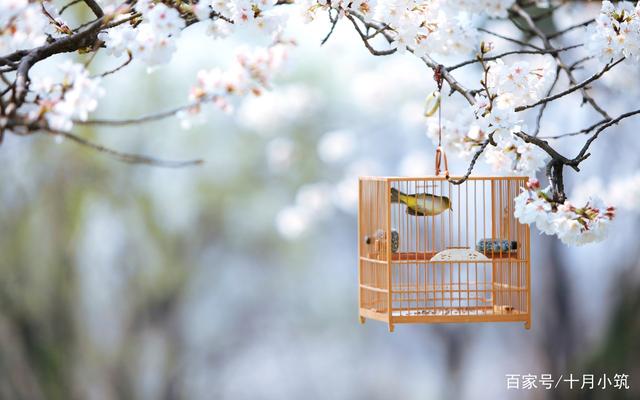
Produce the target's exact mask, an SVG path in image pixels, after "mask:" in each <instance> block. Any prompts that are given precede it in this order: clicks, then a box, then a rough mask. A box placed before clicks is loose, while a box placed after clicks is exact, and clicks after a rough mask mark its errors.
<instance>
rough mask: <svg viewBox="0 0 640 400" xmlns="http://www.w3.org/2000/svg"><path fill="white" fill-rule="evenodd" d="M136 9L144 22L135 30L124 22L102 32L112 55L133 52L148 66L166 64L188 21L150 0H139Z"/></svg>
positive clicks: (175, 12)
mask: <svg viewBox="0 0 640 400" xmlns="http://www.w3.org/2000/svg"><path fill="white" fill-rule="evenodd" d="M135 10H136V11H137V12H139V13H140V14H141V16H142V17H141V18H142V22H141V23H140V24H139V25H138V26H136V27H135V28H134V27H133V26H132V25H131V24H129V23H124V24H121V25H118V26H116V27H114V28H111V29H109V30H107V31H105V32H101V33H100V35H99V38H100V39H101V40H103V41H104V43H105V47H106V48H107V50H108V52H110V53H111V54H113V55H115V56H120V55H122V54H123V53H124V52H125V51H127V52H130V53H131V54H132V55H133V56H134V57H135V58H138V59H141V60H142V61H144V62H145V63H146V64H147V65H149V66H153V65H160V64H165V63H167V62H169V60H171V56H172V55H173V53H174V52H175V50H176V45H175V39H176V38H177V37H178V36H179V35H180V31H181V30H182V28H184V26H185V21H184V19H182V17H181V16H180V13H178V11H177V10H176V9H174V8H171V7H168V6H166V5H164V4H163V3H153V2H151V1H150V0H143V1H138V2H137V3H136V5H135Z"/></svg>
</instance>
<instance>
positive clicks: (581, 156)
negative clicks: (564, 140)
mask: <svg viewBox="0 0 640 400" xmlns="http://www.w3.org/2000/svg"><path fill="white" fill-rule="evenodd" d="M637 114H640V110H634V111H629V112H626V113H624V114H620V115H619V116H618V117H616V118H614V119H612V120H611V121H608V122H606V123H605V124H603V125H601V126H600V127H599V128H598V129H597V130H596V131H595V133H594V134H593V136H591V137H590V138H589V139H588V140H587V141H586V142H585V144H584V146H582V149H581V150H580V152H579V153H578V155H577V156H575V157H574V158H573V159H572V161H573V162H576V163H580V162H581V161H582V160H584V159H586V158H587V157H589V155H590V154H589V153H587V151H588V150H589V146H591V143H593V141H594V140H596V139H597V138H598V136H599V135H600V133H602V131H604V130H605V129H607V128H608V127H610V126H611V125H617V124H618V123H619V122H620V121H622V120H623V119H625V118H629V117H632V116H634V115H637Z"/></svg>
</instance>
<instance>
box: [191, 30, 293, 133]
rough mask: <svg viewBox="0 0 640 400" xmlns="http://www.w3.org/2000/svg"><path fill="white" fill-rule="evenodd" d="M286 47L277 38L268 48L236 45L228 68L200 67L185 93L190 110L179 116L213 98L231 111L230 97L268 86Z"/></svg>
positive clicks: (282, 60) (278, 66)
mask: <svg viewBox="0 0 640 400" xmlns="http://www.w3.org/2000/svg"><path fill="white" fill-rule="evenodd" d="M287 47H288V45H287V44H285V43H282V42H278V43H276V44H274V45H273V46H270V47H268V48H255V49H250V48H248V47H244V48H240V49H238V51H237V52H236V56H235V58H234V61H233V62H232V64H231V65H230V66H229V68H228V69H226V70H222V69H220V68H213V69H210V70H200V71H199V72H198V74H197V83H196V85H195V86H194V87H193V88H192V89H191V92H190V95H189V100H191V102H192V103H193V104H194V106H193V107H190V108H189V110H190V113H186V114H183V115H182V116H183V117H190V118H192V117H193V116H194V115H195V114H198V113H199V112H200V105H201V104H202V103H206V102H213V104H214V105H215V106H217V107H218V108H220V109H221V110H223V111H226V112H231V111H233V105H232V103H231V100H232V99H233V98H237V97H240V96H245V95H247V94H253V95H256V96H259V95H260V94H261V93H262V92H263V90H265V89H268V88H269V87H270V85H271V80H272V79H273V76H274V75H275V73H276V72H277V71H278V70H279V68H280V67H281V65H282V63H283V62H284V60H285V59H286V57H287ZM185 125H186V126H188V125H189V124H188V123H187V124H183V126H185Z"/></svg>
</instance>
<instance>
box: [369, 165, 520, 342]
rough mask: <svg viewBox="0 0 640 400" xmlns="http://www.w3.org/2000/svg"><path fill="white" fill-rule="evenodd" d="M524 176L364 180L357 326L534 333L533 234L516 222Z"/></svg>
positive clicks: (390, 328)
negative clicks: (470, 325) (484, 325)
mask: <svg viewBox="0 0 640 400" xmlns="http://www.w3.org/2000/svg"><path fill="white" fill-rule="evenodd" d="M526 181H527V178H526V177H470V178H469V179H468V180H466V181H465V182H464V183H462V184H461V185H453V184H451V183H450V182H449V181H448V180H447V179H446V178H444V177H424V178H404V177H362V178H360V181H359V202H358V258H359V259H358V280H359V290H358V301H359V316H360V321H361V322H362V323H364V322H365V321H366V319H374V320H378V321H383V322H386V323H387V324H388V326H389V330H390V331H393V329H394V325H395V324H398V323H455V322H458V323H460V322H524V326H525V328H527V329H529V328H530V326H531V291H530V251H529V242H530V236H529V227H528V226H527V225H522V224H520V223H519V222H518V221H517V219H516V218H515V217H514V216H513V207H514V198H515V197H516V196H517V195H518V194H519V193H520V191H521V188H522V187H524V186H525V184H526Z"/></svg>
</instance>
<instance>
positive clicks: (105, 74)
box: [91, 51, 133, 79]
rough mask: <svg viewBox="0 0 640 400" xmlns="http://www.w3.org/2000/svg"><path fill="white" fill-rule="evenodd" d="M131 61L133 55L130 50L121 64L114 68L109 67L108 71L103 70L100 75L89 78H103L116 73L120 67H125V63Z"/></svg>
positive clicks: (127, 63)
mask: <svg viewBox="0 0 640 400" xmlns="http://www.w3.org/2000/svg"><path fill="white" fill-rule="evenodd" d="M131 61H133V56H132V55H131V52H130V51H127V60H126V61H125V62H123V63H122V64H120V65H119V66H117V67H116V68H113V69H110V70H108V71H105V72H103V73H101V74H100V75H94V76H92V77H91V78H92V79H93V78H104V77H105V76H108V75H111V74H113V73H116V72H118V71H120V70H121V69H122V68H124V67H126V66H127V65H129V63H131Z"/></svg>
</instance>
